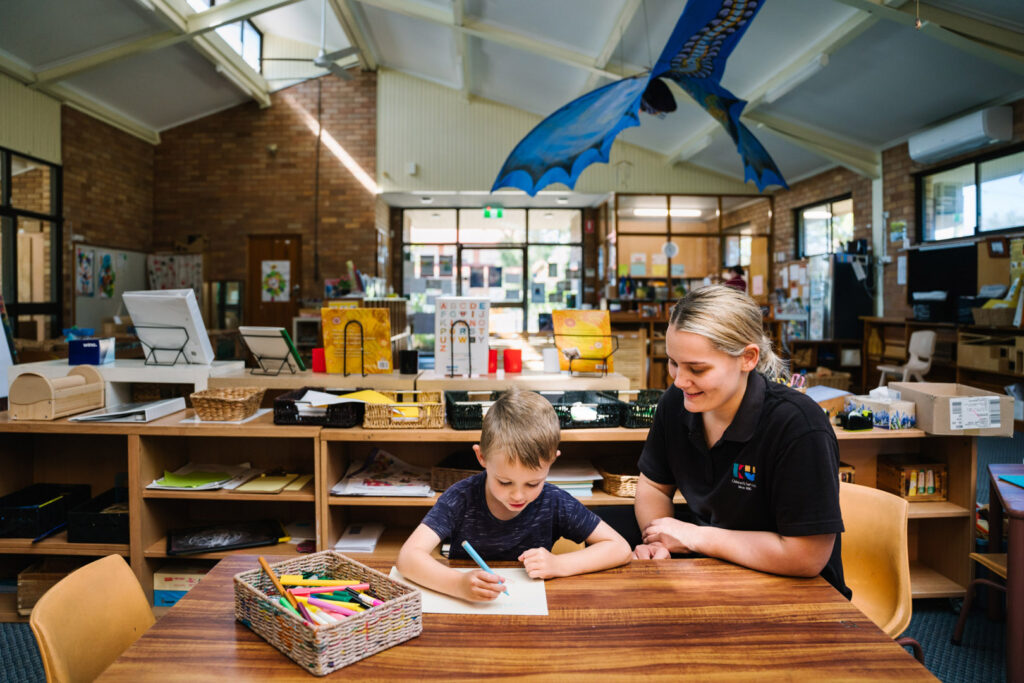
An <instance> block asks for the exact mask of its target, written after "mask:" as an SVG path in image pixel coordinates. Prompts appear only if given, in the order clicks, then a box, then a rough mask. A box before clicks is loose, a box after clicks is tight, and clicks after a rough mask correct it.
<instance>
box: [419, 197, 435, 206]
mask: <svg viewBox="0 0 1024 683" xmlns="http://www.w3.org/2000/svg"><path fill="white" fill-rule="evenodd" d="M433 203H434V198H433V197H427V196H423V197H420V204H433Z"/></svg>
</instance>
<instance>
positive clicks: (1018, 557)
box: [988, 465, 1024, 683]
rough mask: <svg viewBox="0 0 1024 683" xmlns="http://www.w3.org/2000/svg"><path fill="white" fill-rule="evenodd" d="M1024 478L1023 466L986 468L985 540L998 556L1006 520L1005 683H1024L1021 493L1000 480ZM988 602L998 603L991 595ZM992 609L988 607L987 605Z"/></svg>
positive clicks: (1023, 497)
mask: <svg viewBox="0 0 1024 683" xmlns="http://www.w3.org/2000/svg"><path fill="white" fill-rule="evenodd" d="M1004 474H1015V475H1024V465H989V466H988V485H989V494H988V506H989V508H988V525H989V527H988V529H989V530H988V538H989V547H990V548H991V552H999V550H998V548H999V543H1000V541H1001V540H1002V538H1003V513H1004V511H1005V513H1006V515H1007V516H1008V517H1009V520H1010V522H1009V529H1008V531H1009V534H1008V536H1009V538H1007V542H1006V681H1007V683H1021V682H1024V489H1022V488H1021V487H1019V486H1014V485H1013V484H1011V483H1010V482H1008V481H1003V480H1001V479H1000V478H999V477H1000V476H1002V475H1004ZM989 595H990V597H991V599H995V600H998V598H999V596H998V595H994V591H989ZM990 607H991V604H990Z"/></svg>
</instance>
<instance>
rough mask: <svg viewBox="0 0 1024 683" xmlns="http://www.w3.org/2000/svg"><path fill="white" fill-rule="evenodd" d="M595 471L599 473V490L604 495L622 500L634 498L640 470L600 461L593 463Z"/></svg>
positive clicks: (630, 466)
mask: <svg viewBox="0 0 1024 683" xmlns="http://www.w3.org/2000/svg"><path fill="white" fill-rule="evenodd" d="M595 465H596V467H597V471H598V472H600V473H601V488H602V489H604V490H605V493H608V494H611V495H613V496H621V497H622V498H633V497H635V496H636V484H637V482H638V481H640V469H639V468H638V467H637V466H636V465H635V464H634V465H627V464H624V463H621V462H615V461H612V460H602V461H600V462H597V463H595Z"/></svg>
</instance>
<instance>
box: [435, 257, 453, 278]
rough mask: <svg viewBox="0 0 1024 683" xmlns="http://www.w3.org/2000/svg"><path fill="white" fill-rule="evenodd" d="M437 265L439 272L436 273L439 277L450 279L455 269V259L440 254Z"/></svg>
mask: <svg viewBox="0 0 1024 683" xmlns="http://www.w3.org/2000/svg"><path fill="white" fill-rule="evenodd" d="M437 265H438V268H439V269H440V271H441V272H440V273H438V274H439V275H440V276H441V277H451V276H452V271H453V270H454V268H455V257H454V256H445V255H444V254H442V255H441V256H438V257H437Z"/></svg>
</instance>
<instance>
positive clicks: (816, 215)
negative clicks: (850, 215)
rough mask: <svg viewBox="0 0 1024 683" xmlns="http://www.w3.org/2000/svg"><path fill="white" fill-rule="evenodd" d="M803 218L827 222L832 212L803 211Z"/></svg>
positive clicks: (819, 210)
mask: <svg viewBox="0 0 1024 683" xmlns="http://www.w3.org/2000/svg"><path fill="white" fill-rule="evenodd" d="M804 218H810V219H812V220H828V219H829V218H832V212H831V211H828V210H827V209H826V210H824V211H823V210H821V209H818V210H817V211H804Z"/></svg>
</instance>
